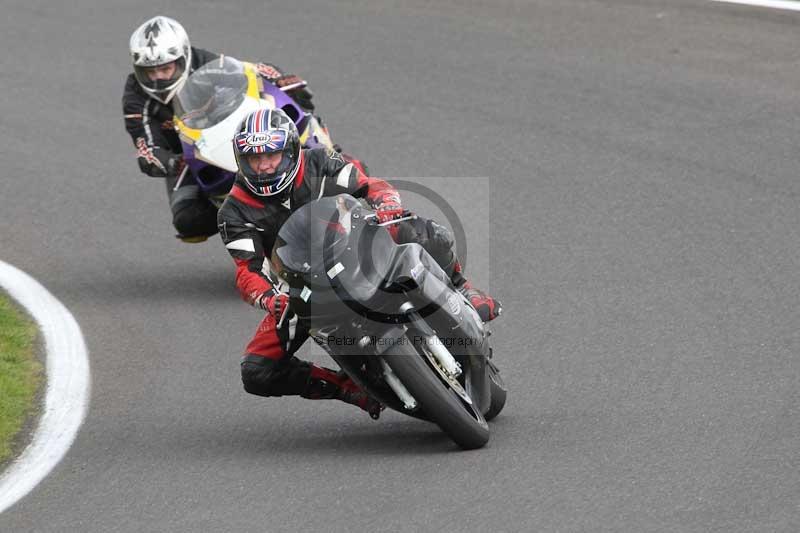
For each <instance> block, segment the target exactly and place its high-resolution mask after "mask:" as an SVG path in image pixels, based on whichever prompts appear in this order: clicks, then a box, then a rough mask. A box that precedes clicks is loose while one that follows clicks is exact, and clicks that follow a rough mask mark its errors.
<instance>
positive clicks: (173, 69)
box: [122, 16, 314, 242]
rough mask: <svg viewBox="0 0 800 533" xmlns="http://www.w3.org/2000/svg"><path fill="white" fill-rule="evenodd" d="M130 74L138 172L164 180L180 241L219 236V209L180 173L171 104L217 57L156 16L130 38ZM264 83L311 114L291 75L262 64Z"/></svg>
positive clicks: (127, 114) (125, 104)
mask: <svg viewBox="0 0 800 533" xmlns="http://www.w3.org/2000/svg"><path fill="white" fill-rule="evenodd" d="M130 54H131V61H132V63H133V72H132V73H131V74H129V75H128V78H127V79H126V81H125V89H124V93H123V96H122V108H123V113H124V118H125V129H126V130H127V131H128V133H129V134H130V136H131V139H132V140H133V144H134V146H135V147H136V155H137V160H138V163H139V168H140V169H141V171H142V172H143V173H144V174H146V175H148V176H152V177H157V178H166V179H165V181H166V187H167V196H168V199H169V203H170V209H171V211H172V223H173V226H174V227H175V229H176V230H177V232H178V235H177V236H178V237H179V238H181V239H183V240H184V241H186V242H201V241H204V240H206V238H207V237H208V236H209V235H213V234H215V233H216V232H217V208H216V207H215V206H214V205H213V204H212V203H210V202H209V201H208V199H207V198H206V197H205V196H204V195H203V194H202V192H201V191H200V188H199V187H198V185H197V183H196V182H195V179H194V177H193V176H192V174H191V173H186V175H185V176H184V178H183V180H181V182H180V185H179V186H178V188H177V190H175V186H176V184H177V183H178V176H179V175H180V174H181V171H182V170H183V158H182V150H181V142H180V139H179V137H178V134H177V133H176V131H175V129H174V127H173V104H172V99H173V97H174V96H175V95H176V94H177V92H178V91H179V90H180V88H181V87H182V86H183V84H184V83H185V82H186V79H187V78H188V77H189V74H190V73H192V72H194V71H195V70H196V69H198V68H200V67H201V66H203V65H205V64H206V63H208V62H210V61H212V60H214V59H216V58H218V57H219V54H216V53H213V52H209V51H207V50H203V49H201V48H196V47H193V46H191V44H190V42H189V37H188V36H187V34H186V31H185V30H184V28H183V26H181V25H180V24H179V23H178V22H177V21H175V20H174V19H171V18H169V17H164V16H157V17H154V18H151V19H150V20H148V21H146V22H144V23H143V24H142V25H140V26H139V27H138V28H137V29H136V30H135V31H134V32H133V34H132V35H131V38H130ZM258 72H259V74H260V75H261V77H262V78H264V80H265V81H267V82H269V83H273V84H275V85H277V86H278V87H287V88H288V90H286V93H287V94H289V95H290V96H291V97H292V98H293V99H294V100H295V101H296V102H297V103H298V105H300V106H301V107H302V108H303V109H305V110H307V111H309V112H311V111H313V110H314V105H313V103H312V102H311V98H312V94H311V92H310V91H309V90H308V89H307V88H306V87H305V85H306V84H305V82H304V81H303V80H302V79H300V78H299V77H298V76H295V75H284V74H283V73H282V72H281V70H280V69H278V67H276V66H275V65H271V64H267V63H260V64H258Z"/></svg>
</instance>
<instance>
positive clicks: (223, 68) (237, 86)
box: [174, 56, 333, 208]
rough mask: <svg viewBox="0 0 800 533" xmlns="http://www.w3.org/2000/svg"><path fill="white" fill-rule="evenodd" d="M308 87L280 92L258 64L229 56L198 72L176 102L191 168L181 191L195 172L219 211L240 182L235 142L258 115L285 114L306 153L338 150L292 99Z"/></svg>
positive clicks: (187, 168)
mask: <svg viewBox="0 0 800 533" xmlns="http://www.w3.org/2000/svg"><path fill="white" fill-rule="evenodd" d="M304 84H305V82H302V83H301V84H299V85H298V84H295V85H289V86H286V87H281V88H278V87H276V86H275V85H273V84H271V83H269V82H266V81H265V80H264V79H263V78H262V77H261V76H260V75H259V74H258V70H257V67H256V65H255V64H253V63H245V62H241V61H238V60H236V59H234V58H232V57H227V56H220V58H219V59H216V60H214V61H211V62H210V63H207V64H205V65H203V66H202V67H200V68H199V69H197V70H196V71H194V72H193V73H192V74H191V75H190V76H189V78H188V79H187V80H186V83H185V84H184V85H183V87H182V88H181V90H180V91H178V93H177V95H176V96H175V118H174V124H175V129H176V130H177V131H178V135H179V137H180V140H181V145H182V148H183V159H184V162H185V166H184V168H183V171H182V172H181V174H180V176H179V178H178V181H177V183H176V185H175V189H176V190H177V189H178V187H179V186H180V184H181V182H182V181H183V179H184V178H185V176H186V173H188V172H191V173H192V174H193V175H194V177H195V178H196V180H197V184H198V185H199V186H200V189H201V191H202V192H203V193H204V194H205V195H206V197H208V198H209V200H210V201H211V202H212V203H213V204H214V205H216V206H217V208H219V206H220V205H222V202H223V201H224V200H225V197H226V196H227V194H228V192H229V191H230V189H231V187H232V186H233V182H234V179H235V177H236V171H237V167H236V159H235V157H234V155H233V149H232V148H231V139H233V137H234V135H235V134H236V130H237V128H238V127H239V125H240V124H241V122H242V120H243V119H244V117H246V116H247V114H248V113H250V112H252V111H255V110H257V109H261V108H272V109H274V108H280V109H283V111H285V112H286V114H287V115H288V116H289V118H291V119H292V120H293V121H294V122H295V124H296V125H297V130H298V133H299V134H300V142H301V143H302V145H303V147H304V148H318V147H327V148H330V149H333V144H332V142H331V139H330V136H329V135H328V131H327V128H325V127H323V126H322V125H321V124H320V122H319V120H318V119H317V117H315V116H314V115H313V114H311V113H308V112H306V111H305V110H303V108H302V107H300V106H299V105H297V103H296V102H295V101H294V100H293V99H292V98H291V97H290V96H289V95H288V94H286V91H291V90H292V89H296V88H298V87H300V86H302V85H304Z"/></svg>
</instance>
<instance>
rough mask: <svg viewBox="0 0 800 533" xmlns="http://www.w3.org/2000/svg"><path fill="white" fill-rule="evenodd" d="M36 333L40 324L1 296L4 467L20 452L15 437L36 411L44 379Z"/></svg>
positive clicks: (0, 458)
mask: <svg viewBox="0 0 800 533" xmlns="http://www.w3.org/2000/svg"><path fill="white" fill-rule="evenodd" d="M36 332H37V328H36V325H35V324H34V323H33V322H32V321H31V320H30V319H29V318H28V317H27V316H25V315H24V314H23V313H22V312H20V311H19V309H18V308H17V307H16V306H14V305H13V304H12V303H11V301H10V300H9V299H8V298H6V297H5V296H3V295H1V294H0V464H2V463H3V462H5V461H6V460H8V459H9V458H10V457H11V454H12V452H14V451H16V450H14V444H15V440H14V438H15V437H16V436H17V434H18V433H19V431H20V429H21V428H22V427H23V426H24V424H25V421H26V418H27V417H28V416H29V415H31V414H33V412H34V400H35V398H36V392H37V390H38V388H39V384H40V383H41V380H42V365H41V364H40V363H39V362H38V361H37V360H36V355H35V353H34V346H35V345H34V341H35V339H36Z"/></svg>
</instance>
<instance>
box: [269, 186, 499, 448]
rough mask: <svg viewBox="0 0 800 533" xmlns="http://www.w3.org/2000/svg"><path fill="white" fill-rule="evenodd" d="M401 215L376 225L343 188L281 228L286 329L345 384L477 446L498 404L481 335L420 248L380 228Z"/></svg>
mask: <svg viewBox="0 0 800 533" xmlns="http://www.w3.org/2000/svg"><path fill="white" fill-rule="evenodd" d="M409 217H413V215H409ZM407 218H408V217H406V218H405V219H402V218H401V219H398V220H394V221H390V222H385V223H379V222H378V219H377V218H376V216H375V214H374V212H373V211H371V210H370V209H369V208H367V207H366V206H365V205H363V204H361V203H360V202H359V201H358V200H356V199H355V198H353V197H352V196H350V195H347V194H342V195H339V196H333V197H326V198H321V199H318V200H316V201H313V202H310V203H308V204H306V205H304V206H303V207H301V208H300V209H298V210H297V211H295V212H294V213H292V215H291V216H290V217H289V219H288V220H287V221H286V222H285V223H284V224H283V226H282V227H281V229H280V231H279V233H278V237H277V238H276V241H275V245H274V247H273V250H272V254H271V257H270V263H271V268H272V270H273V271H274V273H276V274H277V275H278V276H279V278H280V280H281V281H282V282H284V283H285V285H286V286H288V292H289V309H291V310H292V312H293V313H294V314H295V316H296V319H297V320H298V322H296V323H294V327H297V326H298V324H302V325H303V327H305V328H308V332H309V335H310V336H311V337H312V338H313V339H314V341H315V342H316V343H317V344H319V345H320V346H321V347H322V348H323V349H324V350H325V351H326V352H327V354H328V355H330V357H331V358H333V359H334V360H335V361H336V362H337V363H338V364H339V366H340V367H341V368H342V370H344V371H345V372H346V373H347V374H348V375H349V376H350V377H351V378H352V379H353V381H355V382H356V383H357V384H358V385H359V386H361V387H362V388H363V389H364V390H366V391H367V392H368V393H369V394H371V395H372V396H373V397H374V398H375V399H376V400H378V401H380V402H381V403H382V404H384V405H385V406H387V407H389V408H391V409H394V410H396V411H399V412H401V413H404V414H407V415H410V416H413V417H416V418H420V419H423V420H427V421H430V422H433V423H435V424H437V425H438V426H439V427H440V428H441V429H442V430H443V431H444V432H445V433H446V434H447V435H448V436H449V437H450V438H451V439H452V440H453V441H455V443H456V444H458V445H459V446H460V447H462V448H464V449H473V448H480V447H482V446H483V445H485V444H486V442H487V441H488V440H489V427H488V424H487V421H488V420H491V419H492V418H494V417H495V416H497V415H498V413H500V411H501V410H502V409H503V406H504V405H505V401H506V387H505V384H504V383H503V380H502V378H501V376H500V373H499V371H498V369H497V367H496V366H495V365H494V363H493V362H492V349H491V347H490V343H489V331H488V330H487V329H486V326H485V325H484V324H483V322H482V321H481V320H480V318H479V316H478V314H477V312H476V311H475V309H474V308H473V307H472V305H471V304H470V302H469V301H468V300H467V299H466V298H464V297H463V296H462V295H461V294H460V293H459V292H458V291H457V290H455V289H454V288H453V286H452V285H451V283H450V280H449V277H448V276H447V275H446V274H445V272H444V271H443V270H442V269H441V267H439V265H438V264H437V263H436V262H435V261H434V260H433V258H431V256H430V255H428V253H427V252H426V251H425V250H424V249H423V248H422V247H421V246H420V245H419V244H403V245H398V244H396V243H395V242H394V240H393V239H392V237H391V235H390V234H389V231H388V230H387V228H386V227H385V226H387V225H389V224H397V223H401V222H403V220H407ZM284 316H286V315H284ZM282 321H283V320H282ZM279 326H281V327H282V324H279Z"/></svg>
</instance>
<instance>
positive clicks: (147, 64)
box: [130, 15, 192, 104]
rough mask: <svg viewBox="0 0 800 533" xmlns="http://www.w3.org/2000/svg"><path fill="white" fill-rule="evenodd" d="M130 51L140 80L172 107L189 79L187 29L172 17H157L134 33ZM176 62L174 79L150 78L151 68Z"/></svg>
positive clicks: (190, 60)
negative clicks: (173, 99)
mask: <svg viewBox="0 0 800 533" xmlns="http://www.w3.org/2000/svg"><path fill="white" fill-rule="evenodd" d="M130 49H131V60H132V61H133V72H134V75H135V76H136V81H138V82H139V85H141V87H142V89H144V90H145V92H147V94H149V95H150V96H152V97H153V98H155V99H156V100H158V101H159V102H161V103H164V104H168V103H169V101H170V100H172V97H173V96H175V93H177V92H178V90H179V89H180V88H181V86H182V85H183V84H184V82H185V81H186V78H188V77H189V68H190V66H191V63H192V48H191V45H190V44H189V36H188V35H186V30H184V29H183V26H181V25H180V24H179V23H178V22H177V21H176V20H173V19H171V18H169V17H164V16H160V15H159V16H157V17H153V18H151V19H150V20H148V21H147V22H145V23H144V24H142V25H141V26H139V27H138V28H136V31H134V32H133V35H131V42H130ZM172 62H174V63H175V67H176V68H175V73H174V74H173V75H172V77H171V78H170V79H168V80H151V79H150V78H149V77H148V75H147V69H149V68H152V67H157V66H160V65H166V64H167V63H172Z"/></svg>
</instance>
